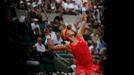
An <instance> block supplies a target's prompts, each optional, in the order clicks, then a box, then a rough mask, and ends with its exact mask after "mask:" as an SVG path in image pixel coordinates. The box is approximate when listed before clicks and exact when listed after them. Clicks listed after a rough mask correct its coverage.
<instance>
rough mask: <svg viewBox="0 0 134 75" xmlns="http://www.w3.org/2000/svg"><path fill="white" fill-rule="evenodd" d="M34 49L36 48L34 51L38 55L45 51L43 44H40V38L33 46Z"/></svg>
mask: <svg viewBox="0 0 134 75" xmlns="http://www.w3.org/2000/svg"><path fill="white" fill-rule="evenodd" d="M34 48H36V51H37V52H39V53H44V52H45V51H46V48H45V46H44V44H42V39H41V37H38V39H37V43H36V44H35V45H34Z"/></svg>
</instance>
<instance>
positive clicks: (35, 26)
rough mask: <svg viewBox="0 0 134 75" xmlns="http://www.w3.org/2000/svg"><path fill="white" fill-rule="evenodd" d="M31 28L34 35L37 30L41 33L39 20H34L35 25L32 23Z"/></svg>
mask: <svg viewBox="0 0 134 75" xmlns="http://www.w3.org/2000/svg"><path fill="white" fill-rule="evenodd" d="M31 28H32V30H33V33H34V34H35V33H36V32H35V28H38V29H39V31H40V26H39V24H38V19H37V18H35V19H33V23H31Z"/></svg>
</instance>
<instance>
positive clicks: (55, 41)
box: [53, 32, 63, 45]
mask: <svg viewBox="0 0 134 75" xmlns="http://www.w3.org/2000/svg"><path fill="white" fill-rule="evenodd" d="M62 41H63V40H62V38H61V33H60V32H56V36H55V37H54V39H53V44H54V45H59V44H61V43H62Z"/></svg>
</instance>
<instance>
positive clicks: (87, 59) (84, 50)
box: [69, 36, 93, 66]
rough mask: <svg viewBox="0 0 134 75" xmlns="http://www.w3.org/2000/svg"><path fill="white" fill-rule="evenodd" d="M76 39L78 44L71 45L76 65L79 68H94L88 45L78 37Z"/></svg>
mask: <svg viewBox="0 0 134 75" xmlns="http://www.w3.org/2000/svg"><path fill="white" fill-rule="evenodd" d="M75 38H76V39H77V40H78V42H77V44H75V45H73V44H72V43H70V44H69V46H70V48H71V50H72V54H73V56H74V63H75V64H76V65H77V66H87V65H88V66H92V64H93V63H92V56H91V54H90V50H89V48H88V45H87V44H86V42H85V41H84V40H82V39H81V38H79V37H78V36H76V37H75Z"/></svg>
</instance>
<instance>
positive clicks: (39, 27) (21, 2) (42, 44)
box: [7, 0, 107, 64]
mask: <svg viewBox="0 0 134 75" xmlns="http://www.w3.org/2000/svg"><path fill="white" fill-rule="evenodd" d="M82 4H84V5H82ZM11 8H15V9H21V10H27V11H28V14H27V16H21V17H20V18H17V19H15V20H14V19H13V18H12V20H13V21H14V22H13V25H15V26H14V27H15V28H14V29H15V31H14V33H16V34H19V35H20V34H22V35H25V34H26V35H29V36H31V37H32V40H34V41H35V43H34V45H32V46H30V47H29V48H27V49H26V54H27V58H26V60H30V61H27V63H30V62H31V60H34V62H33V64H40V63H42V62H40V60H39V58H37V56H42V55H47V54H48V55H49V56H50V57H51V53H49V52H48V50H49V49H50V48H49V46H48V44H47V39H51V40H52V42H53V44H54V45H59V44H64V43H68V42H67V41H66V42H64V41H63V39H62V36H61V31H62V30H63V29H64V28H68V29H72V26H74V28H75V29H72V30H73V31H74V32H77V30H78V28H79V27H80V24H81V23H80V22H76V23H75V24H73V25H70V24H68V25H65V23H64V18H63V15H65V14H69V15H80V14H81V13H82V11H83V10H85V11H86V14H87V25H86V27H85V32H84V34H83V36H84V39H85V40H86V42H87V43H88V47H89V48H90V51H91V54H92V55H93V56H94V55H98V56H99V57H100V58H101V60H106V58H107V53H106V52H107V51H106V43H105V41H104V40H103V36H104V28H105V26H104V23H105V18H104V0H17V1H14V2H13V3H11ZM42 12H43V13H44V15H45V17H46V20H45V21H43V20H42V15H41V13H42ZM46 13H58V14H59V15H58V16H56V17H55V18H54V20H53V21H52V22H50V23H48V16H47V14H46ZM7 18H8V19H9V17H7ZM34 51H35V52H36V53H38V55H37V54H32V53H33V52H34ZM66 53H68V52H66ZM35 56H36V57H35ZM35 60H36V61H35ZM38 61H39V62H38Z"/></svg>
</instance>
